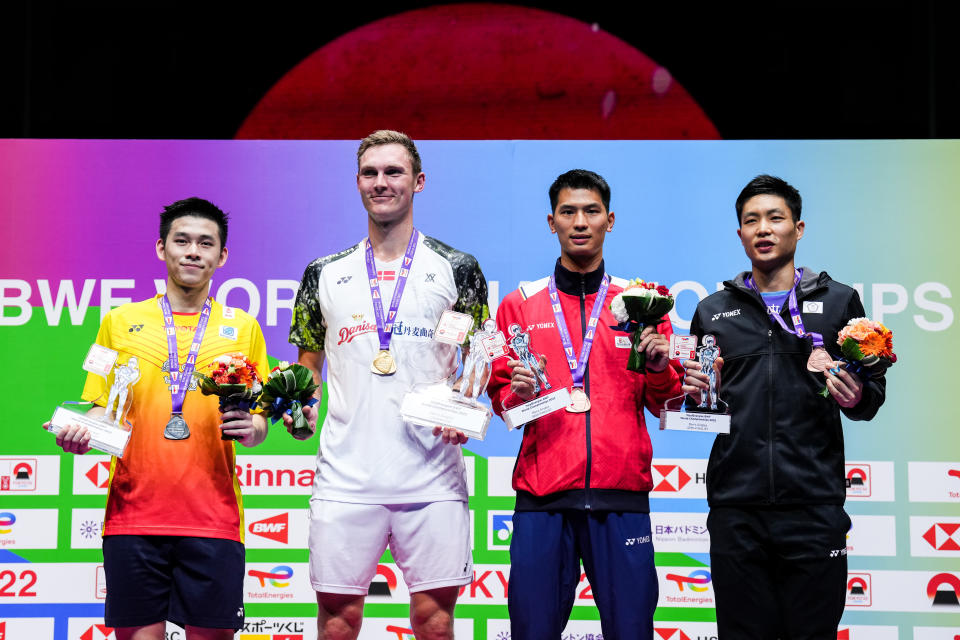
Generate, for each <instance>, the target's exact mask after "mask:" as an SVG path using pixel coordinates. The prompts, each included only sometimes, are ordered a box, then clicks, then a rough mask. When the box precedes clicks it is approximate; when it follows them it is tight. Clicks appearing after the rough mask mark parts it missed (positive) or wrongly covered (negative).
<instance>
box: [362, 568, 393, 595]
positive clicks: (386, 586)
mask: <svg viewBox="0 0 960 640" xmlns="http://www.w3.org/2000/svg"><path fill="white" fill-rule="evenodd" d="M396 588H397V574H395V573H394V572H393V569H391V568H390V567H388V566H387V565H384V564H378V565H377V575H376V577H374V579H373V582H371V583H370V588H369V589H367V595H371V596H383V597H386V598H392V597H393V591H394V589H396Z"/></svg>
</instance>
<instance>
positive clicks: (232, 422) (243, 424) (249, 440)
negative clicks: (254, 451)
mask: <svg viewBox="0 0 960 640" xmlns="http://www.w3.org/2000/svg"><path fill="white" fill-rule="evenodd" d="M225 409H226V410H225V411H224V412H223V413H222V414H221V415H220V419H221V421H222V424H221V425H220V429H221V430H222V431H223V433H225V434H227V435H228V436H233V437H235V438H236V439H237V442H239V443H240V444H242V445H243V446H245V447H253V446H256V445H258V444H260V443H261V442H263V440H264V438H265V437H266V435H267V434H266V421H265V419H264V418H263V416H259V415H257V416H255V415H253V414H251V413H250V412H249V411H247V410H245V409H239V408H237V407H226V408H225Z"/></svg>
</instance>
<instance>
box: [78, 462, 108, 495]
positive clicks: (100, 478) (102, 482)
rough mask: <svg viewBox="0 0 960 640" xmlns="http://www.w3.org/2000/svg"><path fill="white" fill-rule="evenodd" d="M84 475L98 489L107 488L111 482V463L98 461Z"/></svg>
mask: <svg viewBox="0 0 960 640" xmlns="http://www.w3.org/2000/svg"><path fill="white" fill-rule="evenodd" d="M83 475H84V477H85V478H86V479H87V480H89V481H90V483H91V484H93V486H95V487H96V488H97V489H106V488H107V485H108V484H110V463H109V462H107V461H100V462H97V463H96V464H95V465H93V466H92V467H90V470H89V471H87V472H86V473H85V474H83Z"/></svg>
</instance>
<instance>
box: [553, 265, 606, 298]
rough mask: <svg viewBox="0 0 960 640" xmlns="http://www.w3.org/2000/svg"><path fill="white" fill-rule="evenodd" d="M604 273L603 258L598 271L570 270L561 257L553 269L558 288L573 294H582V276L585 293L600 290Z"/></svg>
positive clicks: (588, 293)
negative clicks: (563, 263)
mask: <svg viewBox="0 0 960 640" xmlns="http://www.w3.org/2000/svg"><path fill="white" fill-rule="evenodd" d="M604 273H606V272H605V271H604V267H603V261H602V260H601V261H600V267H599V268H598V269H597V270H596V271H590V272H588V273H579V272H577V271H570V270H569V269H567V268H566V267H564V266H563V265H561V264H560V258H557V266H556V267H554V269H553V275H554V277H555V278H556V279H557V289H559V290H560V291H562V292H564V293H566V294H568V295H571V296H579V295H580V293H581V288H580V283H581V278H582V282H583V292H584V294H585V295H590V294H591V293H596V292H597V291H599V290H600V283H601V282H602V281H603V274H604Z"/></svg>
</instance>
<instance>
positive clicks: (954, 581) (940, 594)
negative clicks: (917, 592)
mask: <svg viewBox="0 0 960 640" xmlns="http://www.w3.org/2000/svg"><path fill="white" fill-rule="evenodd" d="M958 593H960V578H958V577H957V576H955V575H954V574H952V573H938V574H937V575H935V576H933V577H932V578H930V582H928V583H927V597H928V598H930V604H932V605H933V606H935V607H938V608H940V607H952V608H960V599H958V598H957V594H958Z"/></svg>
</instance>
